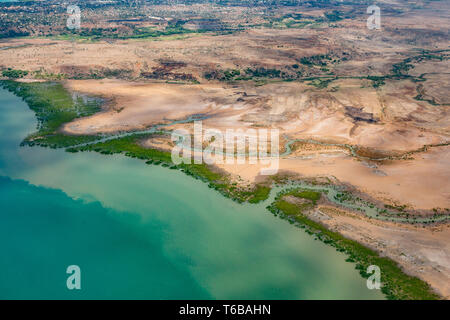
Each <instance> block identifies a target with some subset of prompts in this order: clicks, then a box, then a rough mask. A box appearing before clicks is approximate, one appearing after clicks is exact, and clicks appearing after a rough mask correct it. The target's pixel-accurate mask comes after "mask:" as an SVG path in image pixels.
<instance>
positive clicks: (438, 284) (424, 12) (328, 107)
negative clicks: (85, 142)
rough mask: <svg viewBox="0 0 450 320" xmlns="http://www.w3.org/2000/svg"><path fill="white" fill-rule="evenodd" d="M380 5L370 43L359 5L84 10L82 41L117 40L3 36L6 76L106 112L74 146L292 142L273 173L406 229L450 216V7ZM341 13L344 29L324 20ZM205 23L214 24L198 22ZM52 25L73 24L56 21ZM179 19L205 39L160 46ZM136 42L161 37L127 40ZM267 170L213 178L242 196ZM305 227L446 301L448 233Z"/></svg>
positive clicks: (175, 37) (88, 123)
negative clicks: (195, 128)
mask: <svg viewBox="0 0 450 320" xmlns="http://www.w3.org/2000/svg"><path fill="white" fill-rule="evenodd" d="M380 7H381V10H382V28H381V30H368V29H367V27H366V19H367V16H368V15H367V14H366V13H365V8H366V6H364V4H360V3H359V2H358V1H355V5H354V6H350V5H348V6H341V7H333V6H331V5H330V7H325V8H323V7H311V6H306V5H305V6H302V5H299V6H295V7H282V6H281V7H279V8H277V9H273V10H271V11H270V13H268V10H267V8H265V7H244V6H233V7H228V8H227V10H221V8H220V7H218V6H215V5H208V4H194V5H192V6H184V7H182V8H179V7H177V6H161V5H160V6H156V5H153V6H143V7H142V12H141V13H140V14H141V16H139V15H137V17H136V16H133V17H130V18H128V19H125V20H127V21H126V22H123V21H122V22H121V21H119V20H120V19H117V17H116V16H115V14H117V12H119V11H115V10H113V9H112V8H109V7H107V8H102V7H100V8H97V9H95V8H94V9H92V8H90V9H89V11H88V12H89V14H88V15H87V16H86V22H85V24H83V22H82V30H88V31H92V30H93V28H94V26H95V28H99V26H101V27H102V28H103V29H104V30H113V29H114V31H111V34H109V35H108V36H105V37H95V36H92V34H89V32H87V31H86V32H87V33H86V34H88V35H82V34H77V33H64V34H61V32H63V31H58V32H54V33H53V34H52V33H50V34H49V33H48V32H44V33H43V34H41V33H36V31H35V30H34V29H33V30H34V31H33V30H31V31H27V32H29V35H28V36H26V37H20V38H17V37H16V38H8V37H5V38H4V39H2V40H0V68H1V69H2V70H3V71H8V70H10V71H11V70H20V71H25V73H24V74H23V75H22V76H20V81H61V82H62V83H64V86H65V87H66V88H67V89H68V90H69V91H71V92H77V93H83V94H87V95H92V96H98V97H102V98H103V99H104V101H105V103H104V105H103V110H102V111H101V112H99V113H96V114H94V115H92V116H89V117H82V118H78V119H75V120H74V121H72V122H70V123H67V124H65V125H63V126H62V127H61V128H60V129H59V132H60V133H64V134H66V135H75V136H76V135H95V134H116V133H118V132H123V131H136V130H142V129H145V128H149V127H151V126H152V125H156V124H161V123H166V124H168V123H170V122H171V121H172V120H181V119H186V118H187V117H189V116H192V115H199V114H201V115H204V116H205V119H204V120H203V126H204V127H205V128H207V127H209V128H217V129H220V130H223V131H225V130H226V129H230V128H233V129H244V130H246V129H258V128H267V129H278V130H280V150H279V152H280V154H283V152H284V151H285V143H286V142H287V141H294V140H298V142H295V143H293V144H292V145H291V147H292V152H291V153H289V154H288V155H285V156H281V158H280V161H279V174H280V175H285V176H288V177H289V179H292V180H295V179H314V178H318V177H320V178H324V177H327V178H329V179H331V180H332V181H334V183H336V184H338V185H343V186H348V187H349V188H350V189H351V190H353V191H354V192H355V193H357V194H359V195H360V196H361V197H363V198H367V199H370V201H372V202H374V203H379V204H383V205H388V206H391V207H397V208H398V207H402V208H403V209H402V211H406V212H408V213H409V214H410V215H412V216H414V215H417V216H429V217H431V216H433V215H434V214H440V215H448V214H449V210H450V146H449V144H450V97H449V93H450V72H449V70H450V68H449V65H450V61H449V55H450V46H449V45H450V42H449V38H448V30H449V29H450V28H449V27H450V19H449V14H450V4H449V3H448V2H446V1H417V2H416V5H406V4H403V2H402V1H389V2H388V1H382V2H381V3H380ZM336 8H337V9H336ZM4 10H6V9H4ZM8 10H10V9H8ZM124 10H125V9H124ZM333 10H338V12H340V14H339V15H340V16H339V19H334V18H330V17H331V16H330V12H334V11H333ZM102 12H103V13H104V12H108V13H110V16H109V18H108V19H106V18H105V17H106V16H105V15H103V14H100V13H102ZM206 13H208V16H209V17H211V16H213V17H214V19H215V20H208V21H207V22H208V23H209V24H207V23H206V22H205V21H203V20H201V19H203V18H204V17H203V16H204V15H205V14H206ZM150 15H151V17H153V18H148V17H149V16H150ZM164 15H166V16H164ZM58 17H59V18H58V19H60V20H61V21H63V22H64V19H63V18H61V17H64V15H63V13H61V15H58ZM155 17H157V18H158V19H155ZM2 19H5V18H4V17H3V18H2ZM58 19H55V21H59V20H58ZM161 19H162V20H161ZM199 19H200V20H199ZM122 20H123V19H122ZM129 20H132V21H129ZM179 20H181V21H183V23H184V24H183V25H184V26H185V27H184V28H185V29H186V30H191V31H192V30H196V31H198V30H199V28H200V29H201V28H205V29H201V32H181V33H178V34H177V33H175V34H165V33H164V32H163V31H164V30H166V29H167V28H169V29H170V28H171V26H172V24H173V21H179ZM219 22H220V23H219ZM218 23H219V26H220V28H219V27H218V26H217V25H218ZM199 24H202V26H201V27H199V26H198V25H199ZM205 24H206V27H205V26H204V25H205ZM57 26H59V25H57ZM57 26H56V27H57ZM83 28H84V29H83ZM136 28H137V29H139V28H151V29H152V30H153V29H154V30H160V31H162V33H161V34H159V33H158V34H157V35H156V36H151V37H142V38H140V37H132V36H133V35H134V33H133V30H136ZM24 29H26V27H24ZM27 30H28V29H27ZM61 30H64V28H63V27H61ZM117 30H118V31H117ZM16 31H17V30H16ZM17 32H18V31H17ZM21 32H24V31H23V30H22V31H21ZM114 35H116V36H114ZM117 35H118V36H117ZM3 76H4V78H8V73H4V74H3ZM180 128H184V129H187V130H189V131H192V124H178V125H172V126H170V127H167V128H166V129H167V130H173V129H180ZM302 141H303V142H302ZM305 141H309V142H305ZM140 145H141V146H143V147H145V148H152V149H159V150H164V151H170V150H171V149H172V147H173V142H172V141H171V139H170V136H162V137H152V138H148V139H145V140H142V141H140ZM348 146H351V148H352V149H349V147H348ZM351 150H354V151H355V153H352V152H351ZM261 168H262V166H261V165H249V164H244V165H238V164H233V165H226V164H217V165H216V169H217V170H223V171H224V172H226V173H227V174H228V175H230V177H231V179H232V180H233V181H234V182H236V183H238V184H239V185H241V186H245V187H247V186H250V187H251V186H254V185H257V184H268V183H270V181H271V180H270V178H268V177H265V176H262V175H260V170H261ZM288 200H289V199H288ZM291 200H292V199H291ZM294 202H295V201H294ZM305 214H307V215H308V217H309V218H311V219H312V220H314V221H319V222H321V223H322V224H324V225H325V226H326V227H328V228H329V229H331V230H334V231H338V232H339V233H341V234H342V235H344V236H346V237H349V238H350V239H353V240H356V241H358V242H360V243H363V244H365V245H367V246H369V247H370V248H372V249H374V250H376V251H378V252H380V253H381V254H382V255H386V256H387V257H390V258H391V259H393V260H394V261H396V262H398V263H399V264H400V265H401V266H402V268H403V269H404V271H405V272H406V273H408V274H411V275H414V276H417V277H419V278H421V279H423V280H425V281H426V282H427V283H429V284H430V285H431V286H432V288H433V289H434V290H435V291H436V292H437V293H438V294H440V295H441V296H442V297H444V298H446V299H448V298H450V286H449V284H450V276H449V275H450V229H449V220H448V219H447V220H446V221H444V222H440V223H430V224H427V225H425V224H419V225H412V224H409V223H394V222H388V221H382V220H377V219H368V218H367V217H364V215H362V214H361V213H358V212H353V211H350V210H346V209H344V208H341V207H338V206H336V205H333V204H331V203H327V202H326V201H323V202H321V203H319V204H318V206H317V207H315V208H314V209H313V210H310V211H307V212H306V213H305Z"/></svg>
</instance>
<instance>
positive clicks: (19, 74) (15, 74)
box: [2, 68, 28, 79]
mask: <svg viewBox="0 0 450 320" xmlns="http://www.w3.org/2000/svg"><path fill="white" fill-rule="evenodd" d="M26 75H28V71H24V70H14V69H11V68H8V69H6V70H3V71H2V76H3V77H6V78H10V79H17V78H23V77H25V76H26Z"/></svg>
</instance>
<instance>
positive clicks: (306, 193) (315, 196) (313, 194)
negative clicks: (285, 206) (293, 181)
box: [287, 189, 322, 204]
mask: <svg viewBox="0 0 450 320" xmlns="http://www.w3.org/2000/svg"><path fill="white" fill-rule="evenodd" d="M287 194H288V195H292V196H294V197H297V198H302V199H307V200H311V201H312V202H313V203H314V204H316V203H317V201H319V200H320V198H321V196H322V194H321V193H320V192H317V191H312V190H301V189H300V190H299V189H296V190H292V191H290V192H289V193H287Z"/></svg>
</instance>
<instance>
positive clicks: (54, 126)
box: [0, 80, 101, 147]
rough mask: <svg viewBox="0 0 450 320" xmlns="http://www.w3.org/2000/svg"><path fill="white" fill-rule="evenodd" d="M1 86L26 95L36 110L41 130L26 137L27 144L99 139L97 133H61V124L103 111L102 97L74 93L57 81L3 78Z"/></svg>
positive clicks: (58, 144) (23, 96)
mask: <svg viewBox="0 0 450 320" xmlns="http://www.w3.org/2000/svg"><path fill="white" fill-rule="evenodd" d="M0 86H1V87H2V88H4V89H7V90H9V91H10V92H12V93H14V94H15V95H17V96H18V97H20V98H22V99H23V100H24V101H25V102H26V103H27V104H28V106H29V107H30V109H31V110H33V111H34V113H35V114H36V118H37V121H38V125H37V131H36V132H35V133H32V134H31V135H29V136H28V137H26V138H25V140H24V142H23V143H25V144H37V145H43V146H51V147H67V146H70V145H74V144H80V143H85V142H88V141H93V140H95V139H98V138H99V137H97V136H68V135H63V134H61V133H58V130H59V129H60V127H61V126H62V125H63V124H64V123H67V122H70V121H72V120H73V119H75V118H79V117H85V116H89V115H92V114H94V113H96V112H98V111H100V105H101V100H100V99H97V98H89V97H86V96H81V95H78V96H76V95H71V94H70V93H69V92H68V91H67V90H66V89H65V88H64V87H63V85H62V84H61V83H57V82H31V83H24V82H16V81H12V80H4V81H0Z"/></svg>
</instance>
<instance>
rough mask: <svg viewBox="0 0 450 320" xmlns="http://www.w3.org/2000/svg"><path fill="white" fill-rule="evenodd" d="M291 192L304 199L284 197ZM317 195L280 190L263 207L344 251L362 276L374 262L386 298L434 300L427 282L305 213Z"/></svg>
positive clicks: (310, 192)
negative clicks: (273, 199) (298, 200)
mask: <svg viewBox="0 0 450 320" xmlns="http://www.w3.org/2000/svg"><path fill="white" fill-rule="evenodd" d="M289 195H290V196H295V197H298V198H302V199H303V200H307V201H308V202H306V203H305V202H304V203H302V204H301V205H299V204H297V203H292V202H289V201H287V200H286V196H289ZM318 199H320V193H318V192H314V191H304V190H293V191H292V190H291V191H288V192H281V193H279V194H278V195H277V197H276V198H275V201H274V202H273V203H272V204H271V205H269V206H268V207H267V208H268V210H269V211H270V212H272V213H273V214H274V215H276V216H279V217H281V218H283V219H287V220H289V221H290V222H291V223H294V224H296V225H297V226H298V227H300V228H302V229H305V231H306V232H307V233H308V234H310V235H313V236H314V237H315V238H316V239H318V240H320V241H323V242H324V243H326V244H328V245H330V246H333V247H335V248H336V250H338V251H340V252H343V253H345V254H347V255H348V259H347V261H348V262H352V263H356V266H355V268H356V269H357V270H359V272H360V274H361V276H362V277H364V278H368V277H369V276H370V274H367V273H366V270H367V268H368V267H369V266H371V265H377V266H378V267H380V269H381V270H383V272H382V274H381V282H382V288H381V290H382V292H383V293H384V294H385V295H386V297H387V298H388V299H401V300H435V299H440V297H439V296H438V295H437V294H436V293H434V292H433V291H432V289H431V288H430V286H429V285H428V284H427V283H426V282H424V281H422V280H420V279H418V278H416V277H413V276H409V275H407V274H405V273H404V272H403V271H402V269H401V268H400V267H399V266H398V264H397V263H396V262H395V261H393V260H391V259H390V258H387V257H382V256H380V255H379V254H378V253H377V252H375V251H374V250H372V249H370V248H367V247H366V246H364V245H362V244H360V243H358V242H356V241H354V240H350V239H348V238H345V237H344V236H342V235H341V234H339V233H337V232H334V231H331V230H329V229H327V228H326V227H325V226H324V225H323V224H321V223H319V222H316V221H314V220H311V219H310V218H308V216H307V215H306V214H305V212H306V210H310V209H312V208H314V207H315V205H316V201H317V200H318Z"/></svg>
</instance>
